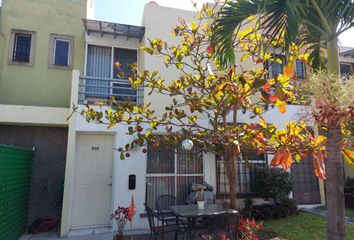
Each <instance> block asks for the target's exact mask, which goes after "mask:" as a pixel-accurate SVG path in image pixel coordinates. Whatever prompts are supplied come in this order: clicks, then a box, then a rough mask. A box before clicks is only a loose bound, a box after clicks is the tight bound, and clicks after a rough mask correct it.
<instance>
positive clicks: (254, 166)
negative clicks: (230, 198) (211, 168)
mask: <svg viewBox="0 0 354 240" xmlns="http://www.w3.org/2000/svg"><path fill="white" fill-rule="evenodd" d="M266 167H267V159H266V157H265V155H263V154H261V155H257V154H256V153H250V154H248V155H247V156H244V157H243V159H239V160H238V161H237V162H236V171H237V172H236V175H237V185H238V192H239V193H254V192H255V191H256V186H255V176H256V174H257V171H259V170H260V169H263V168H266ZM216 181H217V194H218V195H221V196H222V195H227V194H229V191H230V184H229V180H228V177H227V173H226V166H225V162H224V160H223V158H221V157H220V156H217V157H216Z"/></svg>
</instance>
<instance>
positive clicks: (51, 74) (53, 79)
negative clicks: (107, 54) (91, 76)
mask: <svg viewBox="0 0 354 240" xmlns="http://www.w3.org/2000/svg"><path fill="white" fill-rule="evenodd" d="M87 7H88V6H87V1H86V0H62V1H57V0H31V1H28V0H16V1H11V0H3V3H2V10H1V19H0V32H1V33H2V35H0V39H1V40H0V56H1V57H0V64H1V65H0V74H1V77H0V104H14V105H32V106H49V107H69V106H70V103H69V101H70V89H71V76H72V70H71V69H54V68H48V58H49V50H50V44H49V40H50V34H51V33H56V34H64V35H71V36H74V52H73V69H78V70H80V71H83V61H84V27H83V25H82V20H81V18H85V17H86V11H87ZM11 29H19V30H29V31H34V32H36V42H35V51H34V63H33V66H20V65H10V64H8V63H7V58H8V54H9V47H10V37H11ZM1 42H3V43H4V47H2V48H1Z"/></svg>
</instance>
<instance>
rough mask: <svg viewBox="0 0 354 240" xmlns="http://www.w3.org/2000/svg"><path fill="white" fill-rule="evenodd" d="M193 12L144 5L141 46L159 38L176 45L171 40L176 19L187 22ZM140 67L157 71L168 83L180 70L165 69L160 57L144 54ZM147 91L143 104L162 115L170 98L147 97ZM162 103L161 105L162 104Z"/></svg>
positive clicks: (191, 17)
mask: <svg viewBox="0 0 354 240" xmlns="http://www.w3.org/2000/svg"><path fill="white" fill-rule="evenodd" d="M194 14H195V13H194V12H192V11H185V10H180V9H174V8H167V7H161V6H153V5H145V8H144V14H143V20H142V25H143V26H144V27H145V36H144V38H143V40H142V45H149V41H148V40H149V39H150V40H153V39H155V38H160V39H162V40H163V41H166V42H168V43H169V44H173V45H176V44H178V43H179V40H178V38H172V36H171V33H172V28H173V26H175V25H177V23H178V18H184V19H186V20H187V21H190V20H191V19H193V16H194ZM141 61H142V67H143V68H145V69H148V70H151V71H153V70H158V71H159V75H161V76H162V77H163V78H164V79H165V80H166V83H168V82H169V81H171V80H174V79H177V78H178V76H179V74H180V73H181V70H178V69H176V68H175V67H173V66H171V67H169V68H166V66H165V64H164V60H163V58H162V57H156V56H151V55H149V54H147V53H145V52H142V53H141ZM148 92H149V91H146V90H145V95H144V102H145V103H149V102H152V105H151V106H152V108H153V109H154V110H155V111H156V113H157V114H162V113H163V112H164V109H165V107H166V106H168V104H169V103H171V101H172V98H171V97H169V96H165V95H161V94H158V93H153V94H152V95H150V96H149V95H148ZM162 103H163V104H162Z"/></svg>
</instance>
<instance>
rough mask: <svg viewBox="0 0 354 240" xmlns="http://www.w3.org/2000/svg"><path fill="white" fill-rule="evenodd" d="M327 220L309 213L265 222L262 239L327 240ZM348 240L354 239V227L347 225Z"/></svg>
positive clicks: (300, 213) (261, 233)
mask: <svg viewBox="0 0 354 240" xmlns="http://www.w3.org/2000/svg"><path fill="white" fill-rule="evenodd" d="M326 228H327V223H326V218H324V217H322V216H319V215H315V214H312V213H308V212H299V214H297V215H295V216H292V217H289V218H285V219H277V220H267V221H264V222H263V230H262V231H261V232H260V235H259V237H260V238H261V239H273V238H275V239H279V240H280V239H284V240H285V239H287V240H304V239H306V240H323V239H327V229H326ZM346 238H347V239H354V225H350V224H347V237H346Z"/></svg>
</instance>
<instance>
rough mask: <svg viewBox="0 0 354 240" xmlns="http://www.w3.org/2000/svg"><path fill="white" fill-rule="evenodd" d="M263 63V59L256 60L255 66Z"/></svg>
mask: <svg viewBox="0 0 354 240" xmlns="http://www.w3.org/2000/svg"><path fill="white" fill-rule="evenodd" d="M262 62H263V59H258V60H257V61H256V62H255V64H260V63H262Z"/></svg>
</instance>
